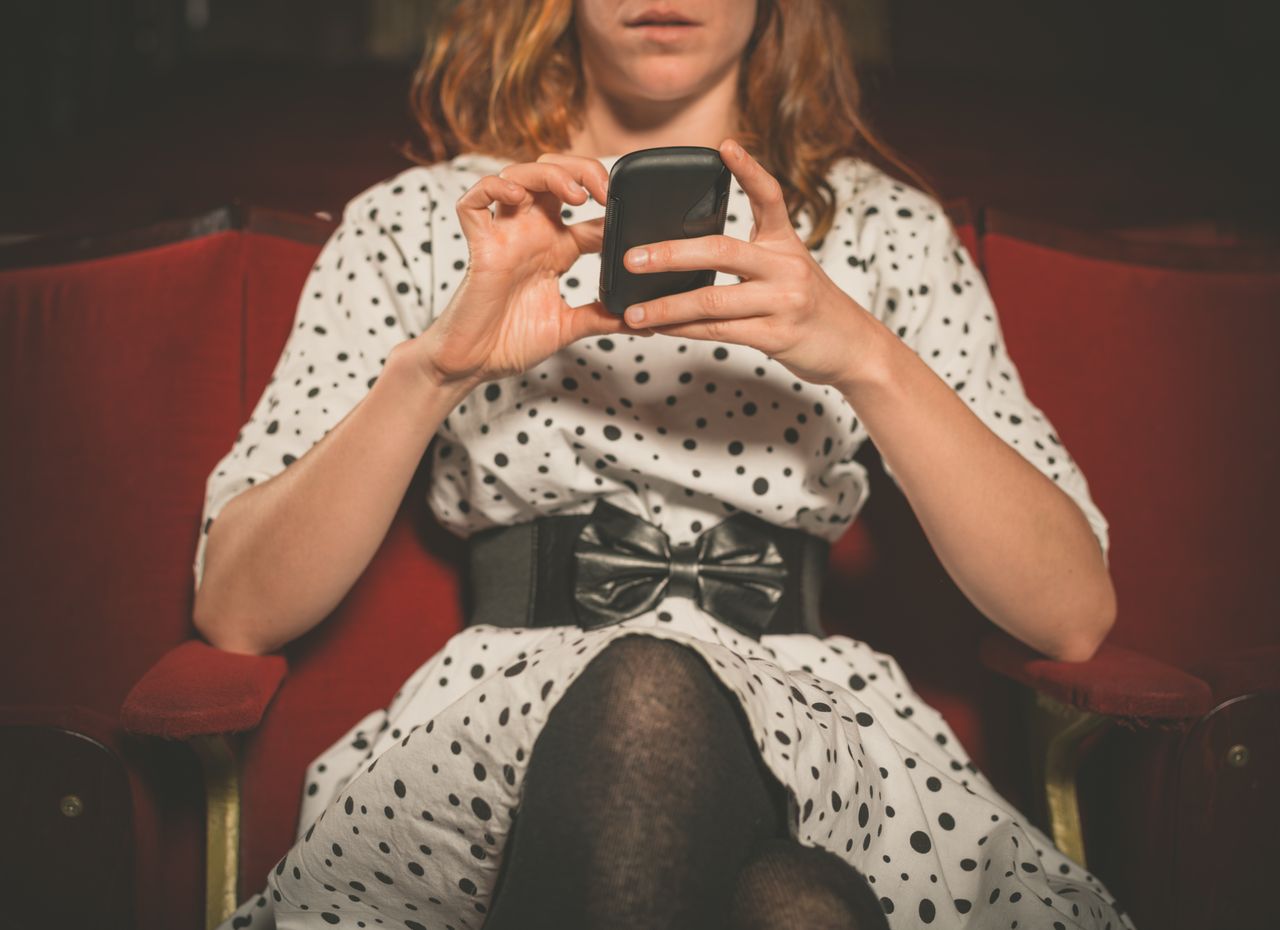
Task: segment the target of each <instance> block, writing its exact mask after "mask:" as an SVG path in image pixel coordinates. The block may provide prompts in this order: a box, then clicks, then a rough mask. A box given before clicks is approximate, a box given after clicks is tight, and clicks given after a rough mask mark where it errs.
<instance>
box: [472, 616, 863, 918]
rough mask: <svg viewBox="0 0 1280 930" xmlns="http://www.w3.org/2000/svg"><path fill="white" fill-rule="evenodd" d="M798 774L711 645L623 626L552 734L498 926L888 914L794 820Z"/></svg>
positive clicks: (564, 699)
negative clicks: (772, 764)
mask: <svg viewBox="0 0 1280 930" xmlns="http://www.w3.org/2000/svg"><path fill="white" fill-rule="evenodd" d="M786 811H787V801H786V789H785V788H784V787H783V785H782V784H781V783H780V782H779V781H778V780H777V778H776V777H775V776H774V775H773V773H772V772H770V771H769V769H768V768H767V766H765V764H764V761H763V760H762V759H761V758H760V756H759V754H758V752H757V750H756V746H755V744H754V742H753V738H752V737H751V735H750V730H749V728H748V725H747V719H746V713H745V712H744V711H743V709H742V707H741V705H740V704H739V703H738V700H737V698H736V697H735V696H734V695H733V694H732V693H731V692H730V691H729V690H728V689H727V688H726V687H725V686H724V683H723V682H721V681H720V680H719V679H718V678H717V677H716V676H715V674H714V673H713V672H712V671H711V669H710V668H709V667H708V666H707V664H706V662H705V661H704V660H703V658H702V656H701V655H700V654H699V653H697V652H695V651H694V650H692V649H690V648H688V647H685V646H683V645H681V644H679V643H675V642H672V641H670V640H665V639H660V638H657V637H653V636H644V635H639V636H631V635H628V636H623V637H620V638H618V639H616V640H614V641H613V642H611V643H609V645H608V646H606V647H605V648H604V649H602V650H601V651H600V653H599V654H598V655H597V656H596V657H595V658H594V659H593V660H592V661H591V662H590V663H588V664H587V666H586V667H585V668H584V669H583V670H582V672H581V673H580V674H579V676H578V677H577V679H575V680H574V681H573V682H571V683H570V685H569V687H568V689H567V690H566V691H565V693H564V694H563V695H562V696H561V698H560V700H559V701H558V702H557V704H556V706H555V707H554V708H552V711H551V713H550V715H549V716H548V718H547V722H546V725H545V726H544V728H543V729H542V731H541V732H540V734H539V735H538V738H537V740H536V741H535V743H534V748H533V751H532V754H531V756H530V759H529V766H528V770H527V772H526V773H525V782H524V795H523V798H522V801H521V804H520V808H519V810H518V811H517V812H516V814H515V817H514V819H513V821H512V831H511V834H510V836H509V837H508V839H507V845H506V849H505V852H504V859H503V863H502V867H501V871H500V873H499V875H498V879H497V885H496V888H495V896H494V900H493V902H492V908H491V911H490V913H489V916H488V919H487V920H486V922H485V924H484V930H540V928H544V927H545V928H557V930H588V928H590V930H596V928H606V927H607V928H611V930H684V928H690V930H692V928H697V930H715V928H720V930H800V928H806V930H810V928H830V930H872V928H875V930H887V928H888V923H887V921H886V920H885V917H884V914H883V912H882V911H881V908H880V905H879V902H878V900H877V898H876V896H875V894H874V893H873V892H872V890H871V887H870V886H869V885H868V884H867V883H866V881H865V879H864V878H863V877H862V876H861V875H860V874H859V873H858V872H857V871H855V870H854V869H853V868H851V867H850V866H849V864H848V863H846V862H845V861H844V860H842V859H840V858H839V857H838V856H836V855H835V854H833V853H831V852H828V851H826V850H823V849H818V848H816V847H808V846H803V845H801V844H800V843H798V842H797V841H795V840H793V839H791V838H790V836H789V834H788V831H787V826H786V820H785V817H786Z"/></svg>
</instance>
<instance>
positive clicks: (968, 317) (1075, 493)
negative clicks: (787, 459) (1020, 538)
mask: <svg viewBox="0 0 1280 930" xmlns="http://www.w3.org/2000/svg"><path fill="white" fill-rule="evenodd" d="M908 191H910V193H911V194H914V196H913V197H912V198H911V199H913V200H919V201H922V203H921V205H919V206H914V207H902V208H899V209H898V211H897V212H898V216H899V217H907V218H910V219H911V222H907V223H903V224H902V225H900V226H899V227H898V233H899V235H898V236H897V237H896V238H897V240H898V241H897V251H898V254H900V255H901V254H903V253H904V252H905V253H907V254H908V255H910V256H911V258H912V260H911V261H910V262H909V263H904V264H903V269H904V271H906V272H907V277H906V278H905V279H904V286H903V287H900V288H897V289H887V290H886V299H885V303H886V306H885V307H884V308H881V309H879V311H878V312H876V315H877V316H878V317H879V318H880V319H881V320H882V321H883V322H884V323H885V325H886V326H888V327H889V328H890V329H892V330H893V331H895V332H896V333H897V334H898V336H899V337H900V338H901V339H902V340H903V341H904V342H905V343H906V344H907V345H908V346H910V347H911V349H912V350H913V351H914V352H915V353H916V354H917V355H918V356H919V357H920V358H921V359H922V360H923V361H924V362H925V363H927V364H928V365H929V367H930V368H932V369H933V371H934V372H936V373H937V374H938V376H939V377H940V378H942V380H943V381H945V382H946V383H947V384H949V385H951V387H952V388H953V389H954V390H955V391H956V392H957V393H959V395H960V397H961V398H962V399H963V400H964V402H965V403H966V404H967V405H968V406H969V408H970V409H971V410H973V412H974V413H975V414H977V416H978V417H979V418H981V420H982V421H983V422H984V423H986V424H987V426H988V427H989V428H990V429H991V431H992V432H994V433H995V434H996V435H997V436H999V437H1000V438H1001V439H1003V440H1004V441H1005V442H1006V443H1008V444H1009V445H1010V446H1012V447H1013V448H1014V449H1015V450H1016V451H1017V452H1019V453H1020V454H1021V455H1022V457H1023V458H1025V459H1026V460H1027V461H1029V462H1030V463H1031V464H1032V465H1034V466H1035V467H1036V468H1038V469H1039V470H1040V471H1041V472H1042V473H1043V474H1045V475H1046V476H1048V477H1049V478H1051V479H1052V480H1053V481H1054V482H1055V483H1056V484H1057V485H1058V487H1060V488H1062V490H1063V491H1065V492H1066V493H1067V494H1068V496H1070V497H1071V499H1072V500H1074V501H1075V502H1076V505H1077V506H1078V507H1079V508H1080V510H1081V511H1082V512H1083V513H1084V516H1085V518H1086V519H1087V520H1088V522H1089V526H1090V527H1091V528H1092V530H1093V533H1094V536H1095V537H1096V538H1097V540H1098V546H1099V548H1101V550H1102V557H1103V563H1104V564H1107V565H1108V566H1109V565H1110V561H1109V549H1110V539H1109V528H1108V523H1107V520H1106V518H1105V517H1104V516H1103V514H1102V512H1101V511H1100V510H1099V509H1098V507H1097V505H1096V504H1094V502H1093V499H1092V497H1091V495H1090V493H1089V485H1088V482H1087V481H1086V480H1085V476H1084V473H1083V472H1082V471H1081V470H1080V468H1079V467H1078V466H1077V464H1076V462H1075V460H1074V459H1073V458H1072V456H1071V454H1070V453H1069V452H1068V451H1067V448H1066V447H1065V446H1064V445H1063V443H1062V440H1061V439H1060V438H1059V436H1058V434H1057V431H1056V430H1055V429H1054V427H1053V424H1052V423H1051V422H1050V421H1049V418H1048V417H1047V416H1046V415H1045V414H1044V412H1043V411H1041V410H1040V409H1039V408H1038V407H1037V406H1036V405H1035V404H1034V403H1032V401H1031V399H1030V398H1029V397H1028V396H1027V393H1026V391H1025V390H1024V388H1023V385H1022V380H1021V378H1020V376H1019V374H1018V369H1017V366H1016V365H1015V364H1014V362H1013V360H1012V359H1011V358H1010V357H1009V354H1008V352H1007V350H1006V348H1005V342H1004V334H1003V332H1002V330H1001V326H1000V319H999V315H998V314H997V312H996V307H995V304H994V302H993V301H992V299H991V294H990V292H989V290H988V288H987V284H986V280H985V279H984V278H983V276H982V273H981V272H980V271H979V270H978V269H977V267H976V266H975V265H974V264H973V260H972V257H971V256H970V255H969V252H968V250H967V249H966V248H965V247H964V245H963V244H962V243H961V242H960V240H959V238H958V236H957V234H956V230H955V227H954V225H953V224H952V223H951V221H950V220H949V218H948V217H947V214H946V212H945V211H944V210H943V209H942V208H941V206H940V205H938V204H937V202H936V201H934V200H933V199H932V198H928V197H926V196H925V195H924V194H923V193H922V192H919V191H914V190H912V189H908ZM906 196H907V195H904V198H903V199H904V200H905V199H906ZM913 253H914V254H913ZM911 269H914V271H912V270H911ZM885 471H886V472H887V473H888V474H889V477H890V478H892V479H893V482H894V484H897V483H898V479H897V476H896V475H894V474H893V471H892V469H890V468H889V466H888V463H887V462H886V463H885Z"/></svg>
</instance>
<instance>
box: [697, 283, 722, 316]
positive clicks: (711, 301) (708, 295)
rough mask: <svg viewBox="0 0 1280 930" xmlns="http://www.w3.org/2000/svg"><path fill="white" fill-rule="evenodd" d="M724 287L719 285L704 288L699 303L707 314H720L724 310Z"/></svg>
mask: <svg viewBox="0 0 1280 930" xmlns="http://www.w3.org/2000/svg"><path fill="white" fill-rule="evenodd" d="M723 291H724V289H723V288H719V287H708V288H704V289H703V291H702V294H701V296H700V298H699V303H700V304H701V307H702V309H703V310H704V311H706V314H707V316H718V315H719V314H720V313H721V312H722V311H723V310H724V293H723Z"/></svg>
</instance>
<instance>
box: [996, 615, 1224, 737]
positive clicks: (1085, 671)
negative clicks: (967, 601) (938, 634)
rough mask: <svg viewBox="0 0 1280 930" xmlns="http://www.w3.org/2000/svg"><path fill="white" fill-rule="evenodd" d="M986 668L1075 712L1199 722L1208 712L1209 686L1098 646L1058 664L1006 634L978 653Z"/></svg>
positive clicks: (1134, 655) (1143, 658) (1132, 654)
mask: <svg viewBox="0 0 1280 930" xmlns="http://www.w3.org/2000/svg"><path fill="white" fill-rule="evenodd" d="M979 655H980V656H981V658H982V663H983V664H984V665H986V666H987V668H990V669H992V670H993V671H996V672H999V673H1000V674H1002V675H1006V676H1008V677H1009V678H1012V679H1013V680H1014V681H1018V682H1021V683H1022V684H1024V685H1026V686H1027V687H1029V688H1033V689H1035V690H1036V691H1040V692H1043V693H1044V694H1047V695H1048V696H1049V697H1052V698H1055V699H1057V700H1059V701H1061V702H1062V703H1064V704H1069V705H1071V706H1073V707H1077V708H1079V709H1081V710H1087V711H1092V712H1094V713H1098V714H1106V715H1108V716H1112V717H1130V718H1188V717H1199V716H1200V715H1202V714H1204V713H1206V712H1207V711H1208V710H1209V709H1210V708H1211V707H1212V706H1213V694H1212V692H1211V691H1210V689H1209V685H1208V684H1207V683H1205V682H1204V681H1201V680H1200V679H1199V678H1196V677H1195V676H1194V675H1189V674H1187V673H1186V672H1184V671H1182V670H1181V669H1177V668H1174V667H1173V666H1172V665H1166V664H1165V663H1163V662H1161V661H1159V660H1157V659H1153V658H1151V657H1150V656H1146V655H1143V654H1142V653H1139V652H1133V651H1131V650H1129V649H1125V648H1123V647H1121V646H1112V645H1107V644H1105V643H1104V644H1103V646H1102V647H1101V648H1100V649H1099V650H1098V651H1097V653H1096V654H1095V655H1094V657H1093V658H1092V659H1089V661H1087V662H1058V661H1056V660H1054V659H1050V658H1047V657H1046V656H1044V655H1042V654H1040V653H1038V652H1036V651H1035V650H1034V649H1032V648H1030V647H1029V646H1027V645H1025V644H1023V643H1021V642H1019V641H1018V640H1016V639H1014V638H1013V637H1011V636H1009V635H1008V634H1006V633H1003V632H1000V633H991V634H988V635H987V636H986V637H984V638H983V640H982V643H981V645H980V647H979Z"/></svg>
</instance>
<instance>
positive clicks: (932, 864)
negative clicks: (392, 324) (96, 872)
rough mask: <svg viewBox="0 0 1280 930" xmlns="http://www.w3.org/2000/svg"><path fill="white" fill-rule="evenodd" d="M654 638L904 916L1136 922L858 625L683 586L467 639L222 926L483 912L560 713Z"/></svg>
mask: <svg viewBox="0 0 1280 930" xmlns="http://www.w3.org/2000/svg"><path fill="white" fill-rule="evenodd" d="M637 634H647V635H650V636H658V637H662V638H665V639H670V640H674V641H676V642H679V643H683V644H685V645H686V646H688V647H690V648H692V649H694V650H695V651H696V652H697V653H698V654H700V655H701V656H702V658H703V659H704V660H705V661H706V663H707V665H708V667H709V668H710V670H711V671H712V672H713V673H714V674H715V675H717V676H718V677H719V679H720V680H721V681H722V682H723V683H724V684H725V685H726V686H727V687H728V689H729V690H730V691H731V692H732V693H733V694H734V695H736V696H737V698H738V700H739V701H740V702H741V704H742V707H743V708H744V710H745V712H746V716H747V719H748V720H749V721H750V726H751V731H752V735H753V737H754V741H755V744H756V747H757V748H758V749H759V751H760V754H761V756H762V758H763V759H764V761H765V763H766V764H767V765H768V767H769V769H770V770H771V771H772V772H773V774H774V775H775V776H777V778H778V779H779V781H781V782H782V784H784V785H786V786H787V788H788V792H787V793H788V812H787V815H788V821H789V824H790V832H791V835H792V836H793V837H794V838H795V839H796V840H797V841H799V842H800V843H802V844H804V845H806V846H818V847H822V848H824V849H826V850H829V851H830V852H833V853H835V854H836V855H838V856H839V857H840V858H842V859H844V860H845V861H846V862H848V863H849V864H850V865H852V866H853V867H854V868H856V869H857V870H858V871H859V872H861V873H862V874H863V875H864V876H866V877H867V880H868V881H869V882H870V884H871V887H872V888H873V890H874V891H875V894H876V896H877V897H878V898H879V899H880V903H881V906H882V907H883V909H884V911H885V913H886V915H887V918H888V921H889V924H890V926H891V927H893V928H895V930H898V928H903V930H905V928H915V927H920V926H931V927H939V928H943V927H945V928H975V930H976V928H981V930H987V928H997V927H998V928H1013V927H1019V928H1028V930H1029V928H1036V930H1040V928H1043V930H1065V928H1088V930H1121V928H1128V930H1134V927H1133V923H1132V922H1131V920H1130V918H1129V917H1128V915H1127V914H1126V913H1125V912H1124V910H1123V908H1122V907H1121V906H1120V905H1119V904H1118V903H1117V902H1116V900H1115V898H1114V897H1113V896H1112V895H1111V894H1110V893H1109V892H1108V891H1107V889H1106V888H1105V887H1104V886H1103V885H1102V883H1101V882H1100V881H1099V880H1098V879H1097V878H1096V877H1095V876H1093V875H1092V874H1090V873H1089V872H1088V871H1087V870H1085V869H1084V868H1082V867H1081V866H1080V865H1078V864H1077V863H1076V862H1074V861H1073V860H1071V859H1069V858H1068V857H1067V856H1065V855H1064V854H1063V853H1061V852H1060V851H1058V849H1057V848H1056V847H1055V846H1054V845H1053V843H1052V841H1051V840H1049V838H1048V837H1047V836H1045V835H1044V834H1043V833H1042V832H1041V831H1040V830H1038V829H1037V828H1036V827H1035V826H1033V825H1032V824H1030V823H1028V822H1027V821H1026V820H1025V819H1024V818H1023V816H1022V814H1021V813H1020V812H1019V811H1018V810H1017V809H1016V808H1014V807H1012V806H1011V805H1010V804H1009V803H1008V802H1007V801H1005V800H1004V798H1002V797H1001V796H1000V794H999V793H998V792H997V791H996V790H995V788H994V787H993V786H992V785H991V783H990V782H989V781H988V780H987V778H986V777H985V776H984V775H983V774H982V773H981V772H980V771H978V769H977V768H976V767H975V766H974V764H973V763H972V762H971V761H970V759H969V756H968V755H967V754H966V753H965V751H964V748H963V747H962V746H961V744H960V741H959V740H958V739H957V738H956V736H955V734H954V733H953V732H952V730H951V728H950V727H949V726H948V725H947V723H946V721H945V720H944V719H943V718H942V715H941V714H940V713H939V712H938V711H936V710H934V709H933V708H932V707H930V706H929V705H928V704H926V703H925V702H924V701H923V700H922V699H921V698H920V696H919V695H917V694H916V693H915V691H914V690H913V689H912V687H911V685H910V684H909V683H908V681H907V679H906V677H905V675H904V674H903V672H902V669H901V668H900V667H899V665H898V663H897V661H896V660H894V659H893V657H892V656H889V655H887V654H885V653H881V652H878V651H876V650H874V649H872V648H871V647H870V646H868V645H867V644H866V643H864V642H861V641H859V640H856V639H852V638H850V637H848V636H843V635H834V636H826V637H818V636H815V635H812V634H807V633H800V634H776V635H765V636H764V637H763V638H762V639H761V640H759V641H755V640H751V639H749V638H747V637H745V636H742V635H741V634H739V633H738V632H737V631H736V630H734V629H732V628H731V627H729V626H727V625H725V624H722V623H720V622H719V621H718V620H716V619H715V618H714V617H712V616H711V615H709V614H707V613H706V612H704V611H703V610H702V609H701V608H699V607H698V605H697V603H696V602H694V601H692V600H688V599H684V598H675V597H672V598H666V599H665V600H663V601H662V603H661V605H660V606H659V608H656V609H654V610H651V611H648V612H646V613H643V614H640V615H637V616H635V617H632V618H630V619H628V620H626V621H623V622H622V623H617V624H613V625H610V626H605V627H599V628H596V629H592V630H583V629H581V628H580V627H578V626H576V625H572V624H568V625H564V626H552V627H537V628H533V627H530V628H507V627H497V626H492V625H477V626H470V627H466V628H464V629H463V630H461V631H460V632H458V633H456V634H455V635H454V636H453V637H452V638H451V639H449V641H448V642H447V643H446V644H445V645H444V646H443V647H442V648H441V650H440V651H439V652H437V653H436V654H435V655H433V656H432V657H431V658H430V659H428V660H427V661H426V662H425V663H423V664H422V665H421V666H420V667H419V668H418V669H417V670H416V671H415V672H414V673H413V674H412V675H411V676H410V677H409V679H408V680H407V681H406V682H405V683H404V685H403V686H402V687H401V688H400V690H399V691H398V692H397V693H396V695H395V697H394V699H393V700H392V702H391V704H390V705H389V706H388V707H386V708H385V709H378V710H374V711H373V712H371V713H370V714H368V715H367V716H366V717H365V718H364V719H363V720H361V721H359V722H358V723H357V724H356V725H355V726H353V727H352V728H351V729H350V730H349V731H348V732H347V733H346V734H345V735H343V737H342V738H341V739H339V740H338V741H337V742H335V743H334V744H333V745H332V746H331V747H329V748H328V749H327V750H325V751H324V752H323V753H322V754H321V755H320V756H319V757H317V758H316V759H315V760H314V761H313V762H312V764H311V765H310V767H309V768H308V771H307V779H306V785H307V787H306V790H304V792H303V796H302V801H301V816H300V819H299V831H298V837H297V842H296V843H295V844H294V846H293V847H292V848H291V849H289V850H288V852H287V853H286V854H285V855H284V856H283V857H282V858H281V859H280V861H279V863H278V864H277V865H276V866H275V868H274V869H273V870H272V871H271V872H270V873H269V874H268V875H267V876H266V878H265V888H264V889H263V890H262V891H261V892H260V893H258V894H255V895H253V896H252V897H249V898H247V899H246V900H245V901H244V902H243V903H242V904H241V906H240V907H239V908H238V909H237V910H236V912H235V913H234V914H233V915H232V916H231V917H229V918H227V920H226V921H225V922H224V923H223V924H222V925H221V928H220V930H222V928H232V927H252V928H254V930H260V928H271V927H276V928H280V930H295V928H296V930H302V928H308V930H318V928H326V927H332V926H338V927H394V928H408V930H476V928H480V927H482V926H483V925H484V922H485V916H486V914H487V912H488V910H489V905H490V902H491V897H492V890H493V888H494V886H495V883H496V880H497V876H498V873H499V869H500V867H501V864H502V857H503V850H504V847H505V844H506V841H507V837H508V833H509V831H510V829H511V827H512V819H513V815H514V814H515V813H516V812H517V810H518V809H519V807H520V800H521V788H522V784H523V779H524V774H525V769H526V766H527V764H528V762H529V758H530V753H531V751H532V749H533V745H534V742H535V740H536V739H537V737H538V734H539V732H540V731H541V729H542V727H543V725H544V723H545V722H546V720H547V716H548V714H549V713H550V712H551V710H552V708H553V707H555V705H556V702H557V701H558V700H559V699H560V697H561V695H563V694H564V693H565V690H566V688H567V687H568V686H569V684H570V683H571V682H572V681H573V680H574V679H575V678H576V677H577V676H578V674H579V673H580V672H581V671H582V670H583V668H584V667H585V666H586V665H587V663H588V662H590V661H591V660H592V658H593V657H594V656H595V655H596V654H598V653H599V652H600V650H601V649H602V648H604V647H605V646H606V645H607V644H608V643H610V642H611V641H613V640H614V639H616V638H617V637H619V636H627V635H637Z"/></svg>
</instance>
